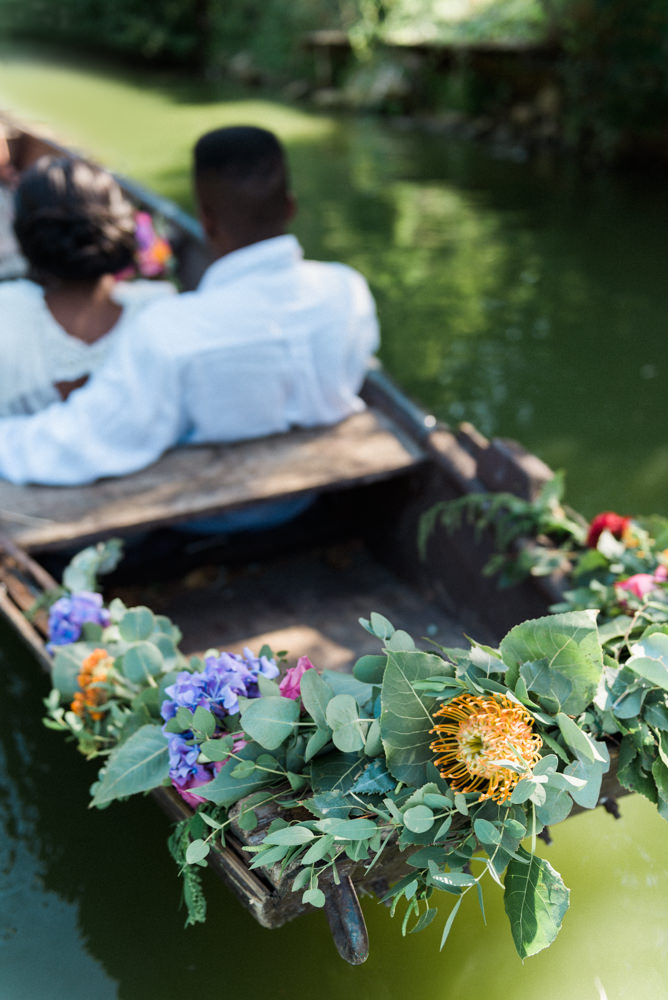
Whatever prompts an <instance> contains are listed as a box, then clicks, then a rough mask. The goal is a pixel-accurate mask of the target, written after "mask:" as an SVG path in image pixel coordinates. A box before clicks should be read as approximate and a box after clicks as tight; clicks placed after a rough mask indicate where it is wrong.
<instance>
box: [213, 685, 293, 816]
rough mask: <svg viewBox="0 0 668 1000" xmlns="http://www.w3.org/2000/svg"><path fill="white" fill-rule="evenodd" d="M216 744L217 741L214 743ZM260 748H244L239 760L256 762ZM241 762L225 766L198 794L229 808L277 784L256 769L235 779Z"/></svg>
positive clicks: (238, 755)
mask: <svg viewBox="0 0 668 1000" xmlns="http://www.w3.org/2000/svg"><path fill="white" fill-rule="evenodd" d="M286 700H287V699H286ZM212 742H215V741H212ZM260 752H261V751H260V748H259V747H258V746H257V745H256V744H255V745H253V744H249V745H248V746H245V747H243V749H241V750H239V751H238V753H237V755H236V756H237V758H241V760H255V759H256V757H257V756H258V755H259V753H260ZM238 763H239V761H238V760H237V759H235V758H232V759H231V760H229V761H227V763H226V764H223V766H222V767H221V769H220V771H219V772H218V774H217V775H216V777H215V778H214V779H213V780H212V781H209V782H207V784H205V785H198V787H197V794H198V795H201V796H202V798H203V799H206V800H207V801H208V802H213V803H215V805H217V806H225V808H229V807H230V806H231V805H233V804H234V803H235V802H238V801H239V799H243V798H244V797H245V796H246V795H250V794H251V792H256V791H257V790H258V789H260V788H264V787H265V786H266V785H270V784H273V783H275V781H276V775H275V774H270V773H269V772H267V771H263V770H261V769H260V768H254V769H253V772H252V774H250V775H249V776H248V777H245V778H235V777H234V773H233V772H234V771H235V770H236V768H237V766H238Z"/></svg>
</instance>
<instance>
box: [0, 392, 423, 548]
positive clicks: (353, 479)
mask: <svg viewBox="0 0 668 1000" xmlns="http://www.w3.org/2000/svg"><path fill="white" fill-rule="evenodd" d="M423 458H424V453H423V452H422V450H421V448H420V447H419V445H417V444H416V443H415V442H414V441H412V440H411V439H410V437H409V436H408V435H406V434H403V433H402V432H401V431H398V430H397V428H396V426H395V425H394V424H393V423H392V422H391V421H390V420H389V418H388V417H386V416H385V415H383V414H381V413H379V412H377V411H374V410H372V409H367V410H365V411H363V412H361V413H357V414H354V415H353V416H351V417H349V418H348V419H346V420H344V421H342V422H341V423H339V424H335V425H334V426H332V427H325V428H309V429H300V430H295V431H291V432H290V433H287V434H280V435H274V436H271V437H268V438H259V439H256V440H252V441H245V442H238V443H234V444H214V445H198V446H191V447H184V448H175V449H173V450H172V451H169V452H167V453H166V454H165V455H163V456H162V458H160V459H159V460H158V461H157V462H155V463H154V464H153V465H151V466H149V467H148V468H146V469H143V470H141V471H140V472H136V473H134V474H132V475H129V476H123V477H119V478H116V479H105V480H101V481H99V482H97V483H93V484H91V485H88V486H76V487H62V486H16V485H14V484H12V483H7V482H3V481H0V532H2V533H3V534H4V535H6V536H8V537H9V538H11V539H12V540H13V541H14V542H15V543H16V544H17V545H19V546H21V547H22V548H23V549H24V550H26V551H36V550H56V549H59V548H69V547H71V546H73V545H79V544H81V545H84V544H87V543H88V542H89V541H90V540H92V539H100V538H104V537H109V536H111V535H114V534H122V535H131V534H133V533H138V532H141V531H145V530H147V529H149V528H155V527H159V526H165V525H170V524H178V523H183V522H185V521H189V520H192V519H194V518H197V517H205V516H206V517H209V516H213V515H218V514H221V513H222V512H224V511H232V510H240V509H248V508H251V507H253V506H255V505H257V504H260V503H263V502H266V501H277V500H281V499H288V498H293V497H299V496H301V495H304V494H306V493H310V492H312V491H316V492H323V491H327V490H332V489H335V488H340V487H348V486H355V485H362V484H365V483H372V482H375V481H377V480H383V479H388V478H392V477H394V476H397V475H400V474H401V473H403V472H406V471H407V470H408V469H410V468H411V467H413V466H415V465H416V464H418V463H419V462H421V461H422V460H423Z"/></svg>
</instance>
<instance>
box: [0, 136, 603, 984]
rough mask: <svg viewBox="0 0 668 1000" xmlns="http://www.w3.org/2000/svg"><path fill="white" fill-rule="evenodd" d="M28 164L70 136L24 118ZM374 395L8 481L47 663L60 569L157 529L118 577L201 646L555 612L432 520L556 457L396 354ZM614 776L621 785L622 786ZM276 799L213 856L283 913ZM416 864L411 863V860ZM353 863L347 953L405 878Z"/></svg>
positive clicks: (236, 886)
mask: <svg viewBox="0 0 668 1000" xmlns="http://www.w3.org/2000/svg"><path fill="white" fill-rule="evenodd" d="M13 147H14V151H15V155H16V158H17V163H18V164H19V165H24V164H25V163H27V162H31V161H32V160H33V159H34V158H35V156H37V155H40V154H41V153H43V152H47V151H53V150H54V149H56V148H57V149H58V150H59V151H61V150H60V147H56V146H55V144H53V143H51V142H50V141H49V140H46V139H43V138H41V137H38V136H34V135H32V134H31V133H30V132H28V131H26V130H22V131H18V132H17V133H16V134H15V138H14V140H13ZM122 183H123V185H124V187H125V189H126V191H127V192H128V193H129V194H130V195H131V196H132V197H133V198H134V199H135V201H136V202H137V203H138V204H140V205H141V206H143V207H145V208H147V209H149V210H150V211H151V212H153V213H154V214H156V215H158V216H160V217H161V218H162V219H164V220H165V221H166V223H167V224H168V225H169V227H170V232H171V238H172V242H173V245H174V246H175V248H176V252H177V256H178V260H179V274H180V277H181V280H182V282H183V284H184V286H185V287H190V286H191V285H192V284H193V282H194V281H195V280H196V278H197V277H198V275H199V273H200V272H201V270H202V267H203V266H204V263H205V260H206V254H205V251H204V248H203V244H202V241H201V235H200V233H199V229H198V226H197V223H195V222H194V220H192V219H190V218H189V217H187V216H185V215H184V213H182V212H181V210H180V209H179V208H178V207H177V206H175V205H172V204H171V203H169V202H166V201H165V200H164V199H161V198H157V197H155V196H153V195H152V194H151V193H150V192H147V191H145V190H143V189H140V188H138V187H137V186H136V185H132V184H130V183H128V182H126V181H124V180H122ZM363 397H364V399H365V401H366V403H367V409H366V410H365V411H364V412H362V413H358V414H356V415H354V416H352V417H350V418H348V419H347V420H344V421H343V422H342V423H340V424H337V425H335V426H333V427H325V428H317V429H308V430H295V431H293V432H291V433H289V434H284V435H280V436H274V437H271V438H267V439H259V440H254V441H248V442H243V443H239V444H220V445H216V444H213V445H206V446H197V447H189V448H175V449H173V450H172V451H170V452H168V453H167V454H166V455H164V456H163V457H162V458H161V459H160V460H159V461H157V462H156V463H155V464H154V465H152V466H151V467H150V468H147V469H145V470H143V471H141V472H137V473H135V474H133V475H129V476H127V477H125V478H122V479H114V480H106V481H101V482H98V483H95V484H93V485H89V486H84V487H76V488H67V487H66V488H63V487H48V486H30V487H24V486H14V485H11V484H9V483H2V482H0V532H1V538H0V612H2V614H3V615H4V616H5V617H6V618H7V619H8V620H9V621H10V622H11V624H12V625H13V627H14V628H15V629H16V630H17V632H19V633H20V634H21V636H22V637H23V638H24V640H25V641H26V643H27V644H28V646H29V647H30V649H31V650H32V652H33V653H34V655H35V657H36V658H37V659H38V660H39V661H40V662H41V663H42V665H43V666H44V667H45V669H47V670H48V669H49V665H50V659H49V656H48V654H47V653H46V650H45V636H46V620H45V618H46V616H45V614H44V613H43V612H42V613H37V614H36V615H34V616H33V617H31V619H30V621H29V620H28V619H27V618H26V613H27V612H29V611H30V610H31V608H32V607H33V606H34V604H35V601H36V600H37V599H38V598H39V597H40V596H41V595H42V594H43V593H44V592H45V591H48V590H49V589H51V588H53V587H54V586H55V580H54V578H53V576H52V575H51V573H50V572H49V569H48V567H49V566H51V567H53V566H54V565H57V563H58V559H59V557H61V556H62V554H63V553H71V552H72V551H76V550H77V549H80V548H82V547H84V546H85V545H87V544H89V543H91V542H93V541H96V540H99V539H104V538H109V537H112V536H114V537H123V538H126V539H128V540H130V541H132V540H135V542H136V540H137V539H141V541H140V542H137V543H136V544H135V545H134V547H133V549H132V551H131V555H130V558H129V561H128V563H127V566H126V568H125V569H122V570H121V572H120V573H117V574H116V575H115V577H111V578H110V579H109V589H110V592H111V593H113V592H118V591H119V590H120V592H122V593H123V595H124V597H125V598H126V599H128V595H129V596H130V598H131V600H132V603H135V604H139V603H145V604H148V605H150V606H151V607H152V608H153V609H154V610H156V611H158V612H161V613H164V614H167V615H169V616H170V617H171V618H172V619H174V620H175V621H176V622H177V623H178V625H179V627H180V628H181V629H182V631H183V634H184V641H183V648H184V651H185V652H186V653H189V652H195V651H200V650H203V649H206V648H210V647H214V646H215V647H217V648H220V649H228V650H230V651H240V650H241V649H242V648H243V647H244V646H250V647H251V648H254V649H259V648H260V646H261V645H262V644H263V643H265V642H266V643H269V645H270V646H271V647H272V648H274V649H287V650H290V651H292V652H294V653H295V654H297V655H308V656H309V658H310V659H311V660H312V662H313V663H315V664H317V665H318V666H319V667H323V668H324V667H327V668H329V669H337V670H349V669H350V668H351V667H352V664H353V663H354V662H355V660H356V659H357V658H358V657H359V656H361V655H363V654H364V653H367V652H376V648H375V644H374V643H373V640H372V639H371V637H369V636H368V635H367V634H366V633H365V632H364V631H363V630H362V629H361V628H360V627H359V626H358V624H357V621H358V616H359V615H360V614H368V612H369V611H371V610H376V611H379V612H381V613H382V614H384V615H385V616H386V617H387V618H389V619H390V621H393V622H395V623H396V624H398V625H399V624H400V625H401V627H402V628H404V629H406V630H407V631H408V632H410V633H411V634H413V635H415V636H429V637H430V638H432V639H434V640H435V641H437V642H439V643H441V644H443V645H446V646H458V645H462V644H463V633H464V631H465V630H466V631H467V632H468V633H469V634H473V635H474V636H475V637H476V638H477V639H479V640H482V641H487V642H494V641H496V640H498V639H499V638H500V637H501V636H502V635H503V634H504V633H505V632H506V631H507V629H509V628H510V627H511V626H512V625H514V624H516V623H517V622H518V621H521V620H524V619H527V618H532V617H538V616H540V615H542V614H544V613H546V610H547V607H548V605H549V603H550V602H551V601H553V600H554V599H555V598H556V597H557V593H558V590H557V585H556V584H555V582H554V581H553V580H551V579H549V578H534V579H533V580H532V581H530V582H528V583H525V584H523V585H521V586H519V587H515V588H513V589H510V590H506V591H499V590H498V589H497V587H496V585H495V583H494V582H493V581H492V580H490V579H489V578H488V577H485V576H483V575H482V572H481V571H482V567H483V566H484V564H485V562H486V561H487V558H488V557H489V555H490V552H491V546H490V542H489V540H487V541H485V540H484V539H483V541H482V542H477V541H476V540H475V538H474V536H473V533H472V530H470V529H468V528H463V529H462V530H460V531H458V532H457V533H456V534H448V533H447V532H445V531H444V530H443V529H439V528H438V527H437V528H436V529H435V530H434V532H433V533H432V535H431V537H430V539H429V542H428V546H427V550H426V554H425V556H424V558H421V557H420V556H419V555H418V551H417V534H418V525H419V521H420V517H421V515H422V514H423V513H424V512H425V511H427V510H429V509H430V508H431V507H432V505H433V504H434V503H436V502H437V501H441V500H444V499H449V498H453V499H454V498H456V497H459V496H462V495H464V494H466V493H470V492H478V491H485V490H493V491H511V492H513V493H516V494H518V495H522V496H530V495H532V494H533V493H535V491H536V490H537V489H538V488H539V487H540V486H541V485H542V484H543V483H544V482H545V481H546V479H548V478H549V477H550V476H551V473H550V470H549V469H548V468H547V467H546V466H545V465H544V464H543V463H542V462H541V461H539V460H538V459H537V458H536V457H535V456H533V455H531V454H529V453H527V452H526V451H525V450H524V449H522V448H521V447H520V446H519V445H517V444H515V443H513V442H509V441H501V440H493V441H489V440H487V439H485V438H484V437H483V436H482V435H480V434H479V433H478V432H477V431H476V430H475V429H474V428H473V427H471V426H470V425H463V426H461V427H460V428H458V429H457V430H456V431H453V430H451V429H449V428H447V427H445V426H443V425H441V424H439V423H438V422H437V421H436V420H435V419H434V418H433V417H431V416H429V415H428V414H426V413H424V412H423V411H422V410H421V409H420V408H419V407H417V406H416V405H414V404H413V403H412V402H411V401H410V400H409V399H407V398H406V396H404V395H403V393H402V392H401V391H400V390H399V389H398V388H397V387H396V386H395V385H394V384H393V383H392V382H391V381H390V379H389V378H388V377H387V375H386V374H385V373H384V372H383V371H382V370H381V369H380V368H378V369H375V370H373V371H370V372H369V374H368V378H367V380H366V383H365V385H364V388H363ZM305 497H308V498H309V500H310V502H309V505H308V506H307V507H306V509H305V510H303V511H302V513H300V514H298V515H297V516H295V517H294V518H293V519H292V520H291V521H290V522H289V523H286V524H283V525H281V526H278V527H262V526H261V525H260V526H259V527H257V528H255V529H252V528H246V529H245V530H241V531H236V532H230V533H225V532H223V533H221V534H220V535H219V536H218V537H215V536H214V537H209V538H205V537H204V536H198V535H196V534H192V533H189V532H187V531H183V530H181V527H180V526H182V525H184V524H185V523H187V522H192V521H193V520H196V519H199V518H203V517H212V516H216V517H221V516H224V515H227V514H230V513H235V514H238V512H246V513H249V512H250V513H258V512H259V513H260V514H261V511H262V507H263V505H265V504H267V503H268V502H271V503H275V502H277V501H295V502H296V501H299V500H300V498H305ZM618 792H619V788H618V787H616V786H614V784H609V785H608V786H607V787H606V790H605V793H604V794H605V795H606V796H608V797H609V796H611V795H614V794H617V793H618ZM154 794H155V798H156V799H157V800H158V802H159V803H160V805H161V806H162V808H163V809H164V810H165V811H166V812H167V813H168V814H169V815H170V816H171V817H173V818H175V819H180V818H182V817H184V816H186V815H188V814H189V807H188V806H187V805H186V804H185V803H184V802H183V801H182V800H181V799H180V798H179V796H178V795H177V794H176V793H175V792H173V791H171V790H168V789H160V790H158V791H157V792H155V793H154ZM270 819H271V815H264V816H260V825H259V827H258V829H257V830H256V831H255V832H254V833H253V834H252V835H249V834H247V833H244V831H242V830H241V829H240V828H238V827H237V828H236V839H235V837H231V838H230V841H229V844H228V846H227V847H226V848H224V849H219V850H216V851H214V852H212V853H211V854H210V856H209V860H210V863H211V864H212V866H213V867H214V868H215V869H216V871H217V872H218V874H219V875H220V876H221V877H222V879H223V880H224V881H225V882H226V883H227V884H228V885H229V886H230V887H231V888H232V889H233V891H234V892H235V893H236V894H237V895H238V897H239V899H240V900H241V901H242V903H243V904H244V905H245V906H246V907H247V908H248V909H249V910H250V911H251V912H252V913H253V915H254V916H255V918H256V919H257V920H258V921H259V922H260V923H261V924H262V925H264V926H266V927H277V926H279V925H281V924H282V923H284V922H285V921H287V920H289V919H291V918H292V917H294V916H296V915H298V914H299V913H300V912H302V911H303V910H304V909H307V908H308V907H307V906H304V905H303V904H302V903H301V900H300V898H299V895H298V894H293V893H291V892H290V891H289V889H288V888H287V886H286V885H285V883H284V882H283V881H282V880H281V879H280V876H276V877H273V876H272V875H271V874H267V873H265V872H262V873H259V872H258V871H250V870H249V868H248V866H247V863H246V857H247V855H244V854H243V852H242V850H241V847H242V845H243V843H252V842H253V841H254V840H257V838H258V836H261V833H262V830H263V829H265V828H266V825H267V823H268V822H269V821H270ZM397 863H399V862H397ZM363 874H364V872H363V870H362V869H361V867H360V866H357V867H356V866H355V865H353V863H352V862H351V863H350V866H349V869H348V870H347V871H346V872H345V873H344V877H343V879H342V881H341V884H340V885H337V886H335V885H333V884H332V885H330V886H329V887H328V890H327V893H326V894H327V904H326V908H325V909H326V913H327V917H328V920H329V923H330V926H331V928H332V932H333V936H334V940H335V942H336V945H337V948H338V950H339V952H340V954H341V955H342V956H343V957H344V958H346V959H347V960H348V961H349V962H351V963H354V964H356V963H359V962H361V961H363V960H364V958H365V957H366V954H367V952H368V941H367V938H366V930H365V927H364V920H363V917H362V913H361V910H360V907H359V902H358V899H357V895H356V888H355V887H356V886H357V888H361V889H362V890H363V891H365V890H366V889H367V888H370V889H373V888H376V889H378V887H379V882H380V883H386V882H387V881H391V880H392V879H393V878H396V876H397V870H395V869H394V868H393V867H392V866H390V867H389V868H388V867H386V868H385V869H384V870H382V871H381V872H380V875H379V876H378V875H376V876H375V878H376V881H375V882H374V883H373V884H372V885H371V886H369V887H367V886H366V885H365V883H364V882H361V881H360V880H361V879H362V876H363Z"/></svg>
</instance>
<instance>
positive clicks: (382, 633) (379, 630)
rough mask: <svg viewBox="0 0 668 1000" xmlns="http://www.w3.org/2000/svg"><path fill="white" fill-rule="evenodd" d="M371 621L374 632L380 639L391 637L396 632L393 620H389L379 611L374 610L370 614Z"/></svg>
mask: <svg viewBox="0 0 668 1000" xmlns="http://www.w3.org/2000/svg"><path fill="white" fill-rule="evenodd" d="M369 623H370V625H371V629H372V631H373V634H374V635H375V636H376V637H377V638H378V639H389V638H390V637H391V635H392V633H393V632H394V625H393V624H392V622H390V621H388V620H387V618H386V617H385V616H384V615H381V614H378V612H377V611H372V612H371V615H370V616H369Z"/></svg>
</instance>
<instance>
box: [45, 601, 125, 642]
mask: <svg viewBox="0 0 668 1000" xmlns="http://www.w3.org/2000/svg"><path fill="white" fill-rule="evenodd" d="M109 621H110V616H109V612H108V611H107V609H106V608H103V607H102V596H101V595H100V594H93V593H89V592H88V591H81V592H80V593H78V594H72V595H71V596H69V597H59V598H58V600H57V601H55V602H54V603H53V604H52V605H51V608H50V610H49V642H48V644H47V647H46V648H47V649H48V651H49V652H50V653H52V652H53V647H54V646H65V645H67V643H70V642H76V641H77V639H79V638H80V636H81V629H82V626H83V625H84V624H85V623H86V622H94V623H95V624H96V625H102V627H103V628H104V627H106V626H107V625H108V624H109Z"/></svg>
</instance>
